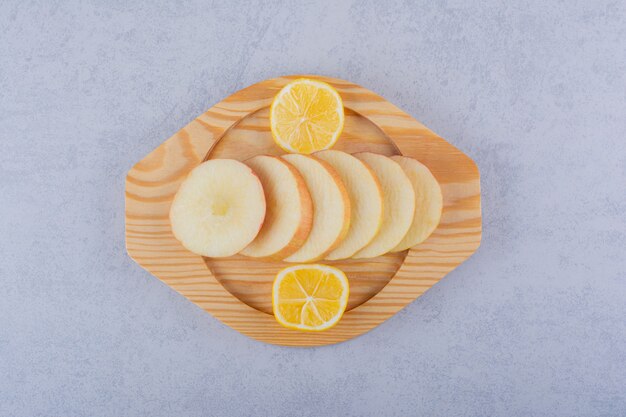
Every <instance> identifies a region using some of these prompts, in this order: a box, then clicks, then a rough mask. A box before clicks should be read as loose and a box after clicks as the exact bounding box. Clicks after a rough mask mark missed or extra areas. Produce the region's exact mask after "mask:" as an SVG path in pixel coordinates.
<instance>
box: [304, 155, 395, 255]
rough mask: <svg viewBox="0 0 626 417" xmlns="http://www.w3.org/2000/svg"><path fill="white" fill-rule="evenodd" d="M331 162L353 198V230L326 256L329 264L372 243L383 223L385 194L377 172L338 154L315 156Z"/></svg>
mask: <svg viewBox="0 0 626 417" xmlns="http://www.w3.org/2000/svg"><path fill="white" fill-rule="evenodd" d="M313 155H314V156H316V157H317V158H320V159H321V160H323V161H326V162H328V163H329V164H330V165H331V166H332V167H333V168H335V171H337V173H338V174H339V176H340V177H341V181H343V183H344V185H345V186H346V189H347V190H348V195H349V196H350V228H349V229H348V234H347V235H346V237H345V239H344V240H343V241H342V242H341V243H340V244H339V246H337V248H335V249H334V250H333V251H331V252H330V253H329V254H328V255H326V259H328V260H337V259H345V258H349V257H351V256H352V255H354V254H355V253H356V252H357V251H358V250H360V249H362V248H364V247H365V246H366V245H367V244H368V243H370V242H371V241H372V240H373V239H374V237H375V236H376V234H377V233H378V231H379V230H380V225H381V224H382V220H383V193H382V189H381V187H380V183H379V182H378V179H377V178H376V175H375V174H374V172H373V171H372V170H371V169H370V168H369V167H368V166H367V165H365V163H364V162H362V161H361V160H359V159H357V158H355V157H354V156H352V155H350V154H348V153H345V152H341V151H334V150H326V151H320V152H316V153H315V154H313Z"/></svg>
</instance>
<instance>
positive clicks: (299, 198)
mask: <svg viewBox="0 0 626 417" xmlns="http://www.w3.org/2000/svg"><path fill="white" fill-rule="evenodd" d="M244 163H245V164H246V165H248V166H249V167H250V168H252V170H253V171H254V172H255V173H256V174H257V175H258V176H259V179H260V180H261V184H263V190H264V191H265V201H266V203H267V212H266V214H265V222H264V223H263V227H261V231H260V232H259V234H258V235H257V236H256V238H255V239H254V240H253V241H252V243H250V244H249V245H248V246H246V248H245V249H244V250H242V251H241V254H243V255H246V256H251V257H254V258H267V259H274V260H282V259H284V258H285V257H287V256H289V255H291V254H292V253H294V252H295V251H296V250H298V249H299V248H300V247H301V246H302V245H303V244H304V242H305V240H306V238H307V237H308V235H309V232H310V231H311V225H312V224H313V203H312V201H311V195H310V194H309V190H308V188H307V186H306V184H305V183H304V179H303V178H302V175H301V174H300V173H299V172H298V170H297V169H295V168H294V167H293V166H292V165H291V164H290V163H289V162H287V161H285V160H284V159H281V158H279V157H276V156H268V155H258V156H255V157H253V158H250V159H248V160H247V161H245V162H244Z"/></svg>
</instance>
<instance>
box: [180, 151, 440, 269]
mask: <svg viewBox="0 0 626 417" xmlns="http://www.w3.org/2000/svg"><path fill="white" fill-rule="evenodd" d="M442 206H443V199H442V194H441V189H440V187H439V184H438V183H437V181H436V179H435V177H434V176H433V175H432V173H431V172H430V171H429V170H428V168H426V167H425V166H424V165H422V164H421V163H419V162H418V161H416V160H414V159H412V158H408V157H405V156H392V157H387V156H384V155H378V154H374V153H370V152H361V153H356V154H354V155H350V154H348V153H345V152H341V151H335V150H324V151H320V152H316V153H314V154H313V155H302V154H289V155H284V156H282V157H275V156H267V155H259V156H256V157H254V158H251V159H249V160H247V161H244V162H243V163H242V162H239V161H235V160H226V159H214V160H209V161H207V162H204V163H203V164H201V165H199V166H198V167H197V168H195V169H194V170H193V171H192V172H191V173H190V174H189V176H188V177H187V179H186V180H185V181H184V182H183V184H182V185H181V187H180V189H179V190H178V193H177V194H176V197H175V198H174V201H173V203H172V207H171V210H170V221H171V225H172V231H173V233H174V236H176V238H177V239H178V240H179V241H180V242H181V243H182V244H183V246H185V247H186V248H187V249H189V250H190V251H192V252H194V253H197V254H199V255H203V256H208V257H225V256H231V255H234V254H236V253H241V254H243V255H246V256H249V257H255V258H262V259H268V260H276V261H280V260H284V261H287V262H297V263H305V262H314V261H318V260H321V259H326V260H339V259H346V258H372V257H376V256H380V255H383V254H385V253H388V252H399V251H403V250H406V249H408V248H410V247H413V246H415V245H417V244H419V243H421V242H423V241H424V240H425V239H426V238H428V236H429V235H430V234H431V233H432V232H433V231H434V230H435V228H436V227H437V225H438V224H439V220H440V218H441V211H442Z"/></svg>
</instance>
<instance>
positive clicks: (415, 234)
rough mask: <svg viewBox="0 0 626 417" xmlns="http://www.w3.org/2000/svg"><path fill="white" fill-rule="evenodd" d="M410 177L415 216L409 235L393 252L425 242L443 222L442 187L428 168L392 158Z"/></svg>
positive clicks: (411, 159)
mask: <svg viewBox="0 0 626 417" xmlns="http://www.w3.org/2000/svg"><path fill="white" fill-rule="evenodd" d="M391 159H393V160H394V161H396V162H397V163H398V164H400V167H402V169H403V170H404V173H405V174H406V175H407V176H408V177H409V180H410V181H411V184H412V185H413V191H415V216H414V217H413V223H412V224H411V227H410V228H409V231H408V233H407V234H406V235H405V236H404V238H403V239H402V241H401V242H400V243H399V244H398V245H397V246H396V247H395V248H393V250H392V252H400V251H403V250H406V249H409V248H411V247H413V246H415V245H418V244H420V243H422V242H423V241H425V240H426V239H427V238H428V236H430V234H431V233H432V232H433V231H434V230H435V229H436V228H437V226H438V225H439V220H441V210H442V208H443V196H442V194H441V187H440V186H439V183H438V182H437V180H436V179H435V177H434V176H433V174H432V173H431V172H430V170H429V169H428V168H426V166H424V165H423V164H421V163H419V162H418V161H416V160H415V159H413V158H409V157H407V156H399V155H396V156H392V157H391Z"/></svg>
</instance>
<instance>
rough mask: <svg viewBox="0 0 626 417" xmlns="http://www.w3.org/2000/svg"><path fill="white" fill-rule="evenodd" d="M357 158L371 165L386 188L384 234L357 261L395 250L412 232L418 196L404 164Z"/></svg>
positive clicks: (361, 155) (383, 158)
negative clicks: (402, 165) (403, 167)
mask: <svg viewBox="0 0 626 417" xmlns="http://www.w3.org/2000/svg"><path fill="white" fill-rule="evenodd" d="M354 156H355V157H357V158H358V159H360V160H361V161H363V162H365V163H366V164H367V165H369V167H370V168H372V170H373V171H374V173H375V174H376V176H377V177H378V180H379V181H380V184H381V186H382V188H383V207H384V215H383V223H382V225H381V227H380V231H379V232H378V234H377V235H376V237H374V240H372V241H371V242H370V243H369V244H368V245H367V246H365V247H364V248H363V249H361V250H360V251H358V252H357V253H356V254H355V255H354V256H353V257H354V258H373V257H376V256H380V255H383V254H385V253H387V252H389V251H390V250H391V249H393V248H395V247H396V246H397V245H398V244H399V243H400V241H401V240H402V238H404V236H405V235H406V233H407V232H408V231H409V227H411V223H412V222H413V215H414V213H415V192H414V191H413V186H412V185H411V181H410V180H409V178H408V177H407V175H406V174H405V173H404V171H403V170H402V168H401V167H400V164H398V163H397V162H395V161H393V160H392V159H390V158H388V157H386V156H384V155H378V154H375V153H371V152H360V153H356V154H354Z"/></svg>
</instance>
